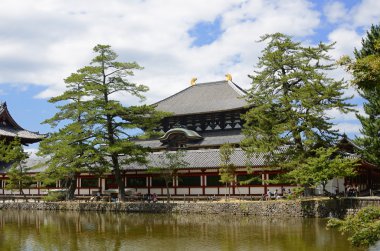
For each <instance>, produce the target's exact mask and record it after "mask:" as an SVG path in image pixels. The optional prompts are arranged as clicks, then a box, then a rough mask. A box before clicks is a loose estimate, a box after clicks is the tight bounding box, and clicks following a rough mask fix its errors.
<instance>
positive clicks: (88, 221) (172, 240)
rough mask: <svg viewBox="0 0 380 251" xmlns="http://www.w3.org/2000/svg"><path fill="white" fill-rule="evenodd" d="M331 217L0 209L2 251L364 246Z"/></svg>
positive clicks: (272, 249) (273, 250) (345, 249)
mask: <svg viewBox="0 0 380 251" xmlns="http://www.w3.org/2000/svg"><path fill="white" fill-rule="evenodd" d="M325 226H326V219H302V218H285V219H281V218H258V217H248V216H230V215H228V216H226V215H223V216H221V215H168V214H126V213H98V212H49V211H10V210H4V211H1V210H0V250H91V251H95V250H151V251H155V250H165V251H171V250H197V251H203V250H205V251H207V250H263V251H265V250H268V251H269V250H270V251H277V250H287V251H293V250H300V251H301V250H307V251H317V250H335V251H339V250H343V251H350V250H360V249H357V248H353V247H351V246H350V243H349V242H348V241H347V240H346V237H345V236H342V235H341V234H340V233H339V232H337V231H336V230H327V229H326V227H325Z"/></svg>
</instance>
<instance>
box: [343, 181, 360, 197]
mask: <svg viewBox="0 0 380 251" xmlns="http://www.w3.org/2000/svg"><path fill="white" fill-rule="evenodd" d="M345 190H346V196H347V197H356V196H358V194H359V187H358V186H355V185H351V184H347V185H346V187H345Z"/></svg>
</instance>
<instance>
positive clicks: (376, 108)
mask: <svg viewBox="0 0 380 251" xmlns="http://www.w3.org/2000/svg"><path fill="white" fill-rule="evenodd" d="M354 54H355V60H352V59H350V58H348V57H346V58H345V59H344V60H342V64H343V65H345V66H346V67H347V70H348V71H349V72H351V73H352V75H353V79H352V84H353V85H354V86H356V87H357V88H358V91H359V94H360V95H361V96H362V97H363V98H364V99H365V100H366V102H365V103H364V104H363V107H364V111H365V113H366V115H359V114H358V115H357V117H358V119H359V120H360V122H361V124H362V130H360V132H361V133H362V136H361V137H360V138H358V139H357V140H356V142H357V144H358V145H359V146H361V149H360V150H359V153H360V154H361V155H362V156H363V157H364V158H365V159H366V160H367V161H369V162H370V163H373V164H376V165H380V151H379V149H380V137H379V136H380V25H372V26H371V29H370V30H369V31H368V32H367V36H366V37H365V38H363V39H362V48H361V49H360V50H357V49H355V51H354Z"/></svg>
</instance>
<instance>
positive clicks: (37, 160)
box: [0, 156, 48, 173]
mask: <svg viewBox="0 0 380 251" xmlns="http://www.w3.org/2000/svg"><path fill="white" fill-rule="evenodd" d="M46 161H48V159H47V158H42V157H36V156H31V157H29V158H27V159H26V160H25V161H24V163H22V168H24V170H27V171H26V172H28V173H38V172H43V171H45V170H46V168H47V166H46V165H45V164H44V163H46ZM10 168H11V163H2V164H0V173H6V172H8V170H9V169H10Z"/></svg>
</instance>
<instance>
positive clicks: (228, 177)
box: [219, 143, 236, 183]
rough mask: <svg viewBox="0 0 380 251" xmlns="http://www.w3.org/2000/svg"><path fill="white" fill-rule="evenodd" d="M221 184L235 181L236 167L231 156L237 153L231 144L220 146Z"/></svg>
mask: <svg viewBox="0 0 380 251" xmlns="http://www.w3.org/2000/svg"><path fill="white" fill-rule="evenodd" d="M219 152H220V160H221V164H220V168H219V175H220V182H222V183H231V182H234V181H235V172H236V166H235V165H234V164H232V163H231V156H232V154H233V153H234V152H235V149H234V148H233V146H232V145H231V144H229V143H226V144H223V145H221V146H220V149H219Z"/></svg>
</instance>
